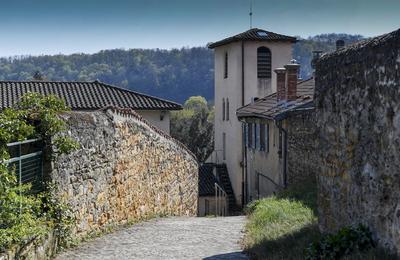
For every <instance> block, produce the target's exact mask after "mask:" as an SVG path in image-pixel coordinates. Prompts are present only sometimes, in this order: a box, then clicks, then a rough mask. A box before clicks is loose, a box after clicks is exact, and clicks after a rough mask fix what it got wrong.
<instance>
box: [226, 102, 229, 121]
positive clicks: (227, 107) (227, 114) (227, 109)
mask: <svg viewBox="0 0 400 260" xmlns="http://www.w3.org/2000/svg"><path fill="white" fill-rule="evenodd" d="M226 120H227V121H229V98H227V99H226Z"/></svg>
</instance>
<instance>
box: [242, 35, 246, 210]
mask: <svg viewBox="0 0 400 260" xmlns="http://www.w3.org/2000/svg"><path fill="white" fill-rule="evenodd" d="M241 43H242V106H244V100H245V98H244V41H242V42H241ZM243 135H244V124H243V123H242V160H243V161H242V207H244V204H245V202H246V199H245V195H247V154H246V153H247V152H246V147H245V142H244V138H243V137H244V136H243Z"/></svg>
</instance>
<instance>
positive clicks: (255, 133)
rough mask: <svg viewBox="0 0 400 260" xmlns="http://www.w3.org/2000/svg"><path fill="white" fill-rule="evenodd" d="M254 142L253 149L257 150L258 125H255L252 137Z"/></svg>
mask: <svg viewBox="0 0 400 260" xmlns="http://www.w3.org/2000/svg"><path fill="white" fill-rule="evenodd" d="M252 140H253V142H252V146H251V147H252V148H253V149H256V147H257V124H255V123H254V124H253V136H252Z"/></svg>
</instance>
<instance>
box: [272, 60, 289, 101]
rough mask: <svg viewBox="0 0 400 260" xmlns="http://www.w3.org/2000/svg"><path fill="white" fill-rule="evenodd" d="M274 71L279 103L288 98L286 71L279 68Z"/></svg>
mask: <svg viewBox="0 0 400 260" xmlns="http://www.w3.org/2000/svg"><path fill="white" fill-rule="evenodd" d="M274 71H275V73H276V96H277V101H278V102H280V101H282V100H284V99H285V98H286V89H285V88H286V69H285V68H277V69H275V70H274Z"/></svg>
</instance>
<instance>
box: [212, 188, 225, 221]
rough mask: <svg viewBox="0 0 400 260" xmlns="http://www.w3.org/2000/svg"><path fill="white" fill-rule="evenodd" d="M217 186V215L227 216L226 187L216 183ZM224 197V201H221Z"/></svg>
mask: <svg viewBox="0 0 400 260" xmlns="http://www.w3.org/2000/svg"><path fill="white" fill-rule="evenodd" d="M214 187H215V216H226V198H227V195H226V192H225V191H224V189H223V188H222V187H221V186H219V185H218V183H214ZM221 199H223V201H221Z"/></svg>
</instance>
